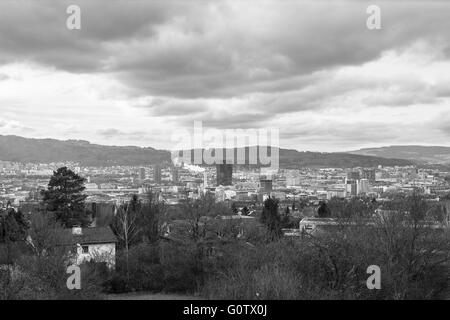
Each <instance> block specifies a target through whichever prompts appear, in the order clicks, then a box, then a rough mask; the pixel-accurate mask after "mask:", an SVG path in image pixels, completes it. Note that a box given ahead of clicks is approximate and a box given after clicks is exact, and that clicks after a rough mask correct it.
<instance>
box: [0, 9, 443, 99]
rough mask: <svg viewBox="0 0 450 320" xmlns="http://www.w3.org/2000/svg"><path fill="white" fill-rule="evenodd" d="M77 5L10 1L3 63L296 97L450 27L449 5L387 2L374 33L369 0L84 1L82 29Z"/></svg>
mask: <svg viewBox="0 0 450 320" xmlns="http://www.w3.org/2000/svg"><path fill="white" fill-rule="evenodd" d="M50 4H51V5H50ZM69 4H72V2H71V1H58V3H55V2H54V1H39V3H37V2H32V1H10V0H6V1H2V3H1V4H0V30H8V32H2V37H1V38H0V47H1V48H2V53H1V54H0V59H1V60H3V62H5V61H9V60H10V59H13V58H14V59H30V60H33V61H37V62H40V63H44V64H48V65H52V66H55V67H57V68H61V69H64V70H69V71H75V72H77V71H79V72H100V71H108V72H113V73H114V74H115V75H116V76H118V77H119V78H120V79H121V80H122V81H124V82H125V83H127V84H129V86H130V87H131V88H132V89H134V90H135V91H134V92H135V93H136V94H139V95H142V94H150V95H154V96H172V97H178V98H199V97H222V98H223V97H229V96H237V95H242V94H247V93H250V92H258V91H265V92H267V91H275V92H276V91H285V90H292V88H293V87H295V86H297V88H298V87H301V86H302V85H303V83H302V81H300V82H296V81H292V82H290V83H289V81H284V80H286V79H291V80H292V78H293V77H298V76H299V75H302V74H303V75H307V74H310V73H312V72H315V71H318V70H324V69H329V68H333V67H337V66H343V65H359V64H361V63H364V62H367V61H370V60H373V59H375V58H377V57H378V56H379V55H380V53H381V52H383V51H384V50H386V49H389V48H393V47H401V46H404V45H407V44H409V43H411V41H414V40H417V39H420V38H423V37H429V36H433V37H440V38H442V39H444V40H445V41H448V30H450V20H449V19H448V15H447V11H448V10H447V9H448V6H444V4H441V3H436V4H434V5H421V4H419V3H414V2H413V3H411V2H405V3H402V4H391V3H388V2H381V4H380V7H381V9H382V25H383V29H382V30H379V31H369V30H368V29H367V28H366V27H365V22H366V18H367V14H366V12H365V9H366V8H367V5H368V4H370V3H368V2H344V3H339V4H336V5H334V4H330V3H329V2H326V3H324V2H318V3H312V2H310V1H307V2H302V1H300V2H291V1H289V2H284V3H279V2H276V1H273V2H271V1H269V2H265V4H264V6H263V8H264V11H260V10H259V8H260V7H259V6H256V5H254V4H251V3H245V2H244V3H233V2H217V3H210V2H205V1H190V2H189V4H186V3H185V2H180V1H168V2H166V1H164V2H162V1H156V2H155V1H132V2H123V1H106V0H100V1H95V2H94V1H87V0H83V1H78V2H77V4H78V5H79V6H80V7H81V9H82V30H80V31H69V30H67V29H66V27H65V20H66V18H67V14H66V13H65V9H66V7H67V6H68V5H69ZM244 10H246V11H244ZM243 12H246V13H247V15H248V17H246V15H245V14H243ZM260 19H267V20H260ZM411 21H414V23H411Z"/></svg>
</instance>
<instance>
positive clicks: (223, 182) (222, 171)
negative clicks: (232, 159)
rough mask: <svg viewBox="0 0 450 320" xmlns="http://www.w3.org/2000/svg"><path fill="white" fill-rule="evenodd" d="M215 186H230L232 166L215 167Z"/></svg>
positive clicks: (220, 165) (219, 165)
mask: <svg viewBox="0 0 450 320" xmlns="http://www.w3.org/2000/svg"><path fill="white" fill-rule="evenodd" d="M216 173H217V177H216V179H217V185H218V186H231V184H232V182H233V165H232V164H225V163H224V164H218V165H216Z"/></svg>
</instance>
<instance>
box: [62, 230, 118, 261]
mask: <svg viewBox="0 0 450 320" xmlns="http://www.w3.org/2000/svg"><path fill="white" fill-rule="evenodd" d="M58 240H59V242H60V243H59V245H62V246H65V247H68V248H69V251H70V253H71V254H72V255H73V256H72V257H71V258H72V259H73V262H74V263H75V264H77V265H80V264H82V263H83V262H85V261H91V260H93V261H95V262H105V263H106V265H107V266H108V268H110V269H113V268H114V267H115V264H116V243H117V242H118V240H117V238H116V236H115V235H114V233H113V232H112V231H111V229H110V228H109V227H94V228H80V227H74V228H72V229H61V230H58Z"/></svg>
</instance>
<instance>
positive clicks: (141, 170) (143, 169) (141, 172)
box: [139, 168, 145, 180]
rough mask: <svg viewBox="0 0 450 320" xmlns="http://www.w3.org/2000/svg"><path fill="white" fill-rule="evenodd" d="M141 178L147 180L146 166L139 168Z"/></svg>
mask: <svg viewBox="0 0 450 320" xmlns="http://www.w3.org/2000/svg"><path fill="white" fill-rule="evenodd" d="M139 179H141V180H145V168H141V169H139Z"/></svg>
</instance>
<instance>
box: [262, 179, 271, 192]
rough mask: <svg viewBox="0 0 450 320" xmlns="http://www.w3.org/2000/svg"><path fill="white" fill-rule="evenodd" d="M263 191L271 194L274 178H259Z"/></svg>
mask: <svg viewBox="0 0 450 320" xmlns="http://www.w3.org/2000/svg"><path fill="white" fill-rule="evenodd" d="M259 184H260V187H261V192H263V193H268V194H270V193H271V192H272V180H270V179H261V180H259Z"/></svg>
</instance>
